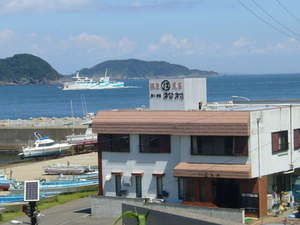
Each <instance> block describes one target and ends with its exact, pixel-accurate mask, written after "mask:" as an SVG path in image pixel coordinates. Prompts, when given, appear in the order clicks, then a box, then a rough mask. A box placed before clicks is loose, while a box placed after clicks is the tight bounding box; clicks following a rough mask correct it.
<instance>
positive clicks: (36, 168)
mask: <svg viewBox="0 0 300 225" xmlns="http://www.w3.org/2000/svg"><path fill="white" fill-rule="evenodd" d="M67 163H70V164H80V165H91V166H97V165H98V156H97V152H91V153H86V154H79V155H71V156H65V157H62V158H57V159H47V160H41V161H32V160H30V161H26V162H19V163H11V164H8V165H1V166H0V171H2V172H4V173H5V174H6V175H7V177H8V178H10V175H11V178H12V179H16V180H17V181H25V180H41V179H45V180H47V181H50V180H55V179H56V178H57V177H58V176H59V175H46V174H44V170H43V168H44V167H46V166H48V165H51V164H67Z"/></svg>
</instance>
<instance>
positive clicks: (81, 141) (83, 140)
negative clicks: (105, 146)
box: [66, 121, 97, 145]
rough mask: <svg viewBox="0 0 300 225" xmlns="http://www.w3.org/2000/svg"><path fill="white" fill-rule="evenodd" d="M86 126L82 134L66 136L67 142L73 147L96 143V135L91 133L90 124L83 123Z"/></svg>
mask: <svg viewBox="0 0 300 225" xmlns="http://www.w3.org/2000/svg"><path fill="white" fill-rule="evenodd" d="M85 124H87V125H88V128H87V129H86V131H85V133H84V134H72V135H68V136H66V139H67V142H68V143H69V144H73V145H94V144H96V143H97V134H95V133H93V132H92V127H91V124H92V122H91V121H90V122H87V123H85Z"/></svg>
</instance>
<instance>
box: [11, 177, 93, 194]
mask: <svg viewBox="0 0 300 225" xmlns="http://www.w3.org/2000/svg"><path fill="white" fill-rule="evenodd" d="M97 184H98V180H85V179H78V180H77V179H65V180H56V181H41V182H40V193H42V194H45V193H69V192H77V191H79V190H80V189H82V188H87V187H90V186H94V185H97ZM9 191H10V192H11V193H12V194H22V193H24V185H23V184H22V183H21V184H18V185H14V186H11V187H10V189H9Z"/></svg>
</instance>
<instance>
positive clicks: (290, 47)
mask: <svg viewBox="0 0 300 225" xmlns="http://www.w3.org/2000/svg"><path fill="white" fill-rule="evenodd" d="M299 49H300V41H298V40H296V39H295V38H288V39H286V40H284V41H281V42H278V43H268V44H267V45H264V46H262V47H258V46H256V47H255V48H253V49H252V50H251V51H250V52H251V53H253V54H271V53H276V52H280V53H283V52H295V51H299Z"/></svg>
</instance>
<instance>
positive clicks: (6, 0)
mask: <svg viewBox="0 0 300 225" xmlns="http://www.w3.org/2000/svg"><path fill="white" fill-rule="evenodd" d="M91 1H92V0H0V13H17V12H37V11H47V10H55V11H60V10H75V9H78V8H79V7H82V6H84V5H87V4H89V3H90V2H91Z"/></svg>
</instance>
